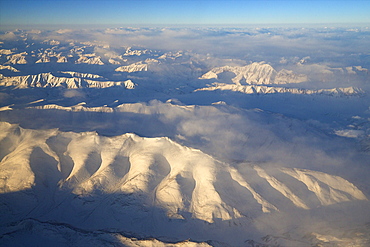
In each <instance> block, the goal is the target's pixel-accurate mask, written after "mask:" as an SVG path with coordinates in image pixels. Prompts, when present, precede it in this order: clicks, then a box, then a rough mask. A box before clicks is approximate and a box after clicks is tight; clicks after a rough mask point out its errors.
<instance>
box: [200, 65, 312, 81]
mask: <svg viewBox="0 0 370 247" xmlns="http://www.w3.org/2000/svg"><path fill="white" fill-rule="evenodd" d="M227 72H229V73H231V75H230V77H231V78H230V79H231V81H232V82H233V83H235V84H236V85H241V84H257V85H261V84H287V83H300V82H304V81H307V80H308V78H307V76H306V75H304V74H298V75H297V74H294V73H293V71H289V70H285V69H284V70H281V71H279V72H277V71H276V70H275V69H274V68H273V67H272V66H271V65H269V64H266V63H264V62H259V63H256V62H255V63H251V64H249V65H246V66H243V67H237V66H234V67H232V66H224V67H217V68H213V69H212V70H210V71H208V72H207V73H205V74H204V75H202V76H201V79H219V78H220V76H221V78H222V74H223V73H227Z"/></svg>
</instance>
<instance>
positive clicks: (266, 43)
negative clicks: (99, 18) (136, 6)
mask: <svg viewBox="0 0 370 247" xmlns="http://www.w3.org/2000/svg"><path fill="white" fill-rule="evenodd" d="M369 35H370V31H369V29H368V28H367V27H364V26H362V27H361V26H360V27H336V28H333V27H316V28H314V27H305V28H293V27H290V28H288V27H286V28H276V27H275V28H274V27H264V28H253V27H239V28H173V27H172V28H128V27H127V28H108V29H93V30H87V29H84V30H72V29H59V30H13V31H9V32H4V33H2V34H1V35H0V40H1V43H0V130H1V131H0V145H1V150H0V189H1V192H0V198H1V201H2V204H1V205H0V207H1V208H2V210H1V212H3V213H1V216H2V218H3V219H4V222H2V223H1V224H0V234H1V235H0V243H2V244H4V245H6V244H9V243H12V242H13V243H19V244H23V243H24V242H23V240H22V239H27V241H29V242H30V243H34V244H35V245H37V244H41V243H43V242H45V243H48V242H54V243H57V244H58V245H60V246H70V245H76V246H78V245H80V243H86V241H89V242H91V243H93V244H92V245H96V246H101V245H107V246H108V245H117V246H134V245H138V246H147V245H154V246H162V245H164V246H172V245H171V244H174V245H173V246H177V245H178V246H180V245H181V246H183V245H185V246H187V245H188V246H276V245H280V246H292V245H294V246H296V245H297V243H298V244H299V246H312V245H322V246H326V245H331V246H348V245H355V246H367V245H368V243H369V241H370V239H369V238H368V236H369V233H370V230H369V227H368V224H369V222H370V215H369V213H368V212H370V210H369V209H370V204H369V201H368V198H370V184H369V182H368V177H369V175H370V174H369V173H370V170H369V167H368V161H369V159H370V153H369V150H370V138H369V137H370V108H369V107H370V100H369V92H370V84H369V83H370V74H369V69H370V61H369V55H370V54H369V51H368V47H369V46H370V44H369V40H370V39H369ZM49 233H50V234H49ZM71 236H73V237H71Z"/></svg>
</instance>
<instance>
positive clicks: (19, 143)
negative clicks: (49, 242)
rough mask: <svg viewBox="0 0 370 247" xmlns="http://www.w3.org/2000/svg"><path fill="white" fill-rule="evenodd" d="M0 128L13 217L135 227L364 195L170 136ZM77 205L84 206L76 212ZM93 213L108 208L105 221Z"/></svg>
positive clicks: (331, 180) (253, 215) (244, 218)
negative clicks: (223, 158) (234, 162)
mask: <svg viewBox="0 0 370 247" xmlns="http://www.w3.org/2000/svg"><path fill="white" fill-rule="evenodd" d="M0 128H1V129H2V134H1V140H0V142H1V144H2V146H4V145H6V147H7V149H4V150H2V153H1V156H2V157H3V158H2V160H1V165H0V167H1V168H0V174H1V175H2V177H3V179H2V180H1V186H0V188H1V191H0V193H1V194H2V195H3V196H2V197H3V198H7V200H6V202H5V204H4V203H3V205H2V207H3V210H5V211H3V215H4V218H3V220H4V221H5V222H9V223H10V222H11V221H13V220H14V217H15V215H17V216H16V218H17V221H23V220H29V219H40V220H41V221H44V222H48V221H49V220H53V221H55V220H58V221H60V222H63V223H64V224H67V225H71V224H73V225H74V226H76V227H77V228H83V227H86V226H88V225H90V226H94V225H95V227H99V229H101V228H103V229H105V228H106V227H108V224H106V223H104V221H107V220H108V221H107V222H109V225H110V227H114V228H118V229H121V231H129V230H130V228H128V225H126V224H123V225H122V223H121V222H122V221H125V222H131V224H132V225H133V227H134V228H135V227H138V225H140V221H141V220H143V219H144V218H146V220H145V221H147V222H148V221H157V223H156V227H157V228H159V229H166V227H167V224H170V223H168V220H171V219H173V220H176V221H178V223H176V224H180V225H181V226H182V227H184V225H187V224H195V223H194V222H196V220H201V221H204V222H208V223H215V222H218V221H230V222H234V223H235V224H243V225H244V224H246V222H249V223H248V224H252V226H253V224H254V223H252V222H253V221H255V220H258V218H259V217H262V215H264V214H268V215H269V214H272V213H278V214H279V213H281V212H286V213H287V212H289V211H291V210H310V209H315V208H317V207H323V206H324V207H325V206H329V205H334V204H338V203H343V202H350V201H356V200H360V201H367V198H366V196H365V195H364V194H363V193H362V192H361V191H360V190H359V189H358V188H357V187H356V186H355V185H354V184H352V183H351V182H349V181H347V180H345V179H343V178H341V177H338V176H334V175H330V174H326V173H322V172H317V171H312V170H307V169H297V168H271V167H268V166H267V167H264V166H263V165H258V164H239V165H238V166H231V165H230V164H227V163H224V162H220V161H218V160H216V159H214V158H213V157H211V156H209V155H207V154H205V153H203V152H202V151H200V150H197V149H193V148H189V147H185V146H182V145H180V144H178V143H175V142H173V141H171V140H170V139H168V138H143V137H139V136H137V135H135V134H124V135H121V136H114V137H104V136H100V135H98V134H97V133H95V132H82V133H74V132H61V131H58V130H57V129H49V130H31V129H23V128H21V127H19V126H18V125H12V124H8V123H1V126H0ZM81 147H83V148H81ZM18 193H26V194H25V195H27V196H26V197H25V201H26V203H23V204H19V203H18V202H17V197H18V196H19V195H17V194H18ZM83 205H86V206H83ZM80 207H85V208H86V210H88V211H87V212H86V213H83V212H81V213H79V212H80V210H81V209H82V208H81V209H80ZM154 209H157V210H159V211H158V212H156V213H155V212H154V211H153V210H154ZM72 212H74V213H72ZM153 213H154V215H153ZM68 214H73V215H74V216H73V218H71V217H69V216H68V217H67V215H68ZM5 215H7V216H5ZM97 217H99V218H100V217H102V218H104V221H100V220H99V222H100V223H99V225H96V221H97V219H98V218H97ZM158 217H159V218H158ZM5 222H4V223H5ZM189 222H192V223H189ZM243 222H244V223H243ZM176 224H175V225H176ZM177 227H179V226H177ZM254 227H256V226H254ZM252 228H253V227H252ZM144 229H146V228H144ZM148 230H149V231H154V232H155V229H153V227H152V226H148V229H147V230H142V231H144V232H142V234H143V233H144V234H145V232H146V231H148ZM105 231H106V230H105ZM159 232H160V230H159ZM146 234H148V233H146ZM162 234H163V233H162ZM173 237H175V236H174V235H173ZM221 239H224V240H226V241H227V242H230V241H231V242H232V240H231V239H227V238H226V237H222V238H221ZM221 239H219V240H221ZM179 240H180V239H179Z"/></svg>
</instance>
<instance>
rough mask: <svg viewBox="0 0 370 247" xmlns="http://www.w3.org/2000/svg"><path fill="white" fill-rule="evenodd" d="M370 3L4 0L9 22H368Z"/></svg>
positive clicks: (2, 13) (1, 18) (0, 5)
mask: <svg viewBox="0 0 370 247" xmlns="http://www.w3.org/2000/svg"><path fill="white" fill-rule="evenodd" d="M369 13H370V1H368V0H362V1H349V0H347V1H338V0H337V1H320V0H311V1H307V0H294V1H293V0H291V1H279V0H275V1H272V0H270V1H264V0H239V1H237V0H228V1H226V0H214V1H210V0H0V23H1V25H2V26H3V27H4V26H6V25H15V26H17V25H19V26H24V25H25V24H29V25H53V24H64V25H71V24H74V25H75V24H76V25H80V24H83V25H86V24H91V25H96V24H103V25H129V24H139V25H147V24H154V25H158V24H165V25H168V24H175V25H176V24H204V25H213V24H229V25H230V24H231V25H232V24H281V23H298V24H299V23H370V14H369Z"/></svg>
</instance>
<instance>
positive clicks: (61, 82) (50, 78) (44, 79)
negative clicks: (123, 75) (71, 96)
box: [0, 72, 135, 89]
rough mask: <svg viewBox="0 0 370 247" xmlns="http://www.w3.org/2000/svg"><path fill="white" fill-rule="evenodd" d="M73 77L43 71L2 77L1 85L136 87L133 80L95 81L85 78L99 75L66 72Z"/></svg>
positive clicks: (25, 86)
mask: <svg viewBox="0 0 370 247" xmlns="http://www.w3.org/2000/svg"><path fill="white" fill-rule="evenodd" d="M64 73H67V74H70V75H71V76H72V77H61V76H54V75H53V74H52V73H41V74H37V75H26V76H12V77H3V78H1V79H0V86H5V87H16V88H29V87H65V88H83V87H87V88H106V87H114V86H124V87H126V88H129V89H133V88H134V87H135V85H134V83H133V82H132V81H131V80H127V81H104V80H102V81H95V80H91V79H85V78H94V79H95V78H99V77H100V76H98V75H92V74H87V73H78V72H64Z"/></svg>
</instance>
